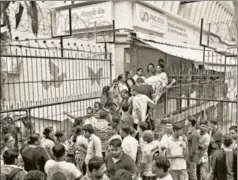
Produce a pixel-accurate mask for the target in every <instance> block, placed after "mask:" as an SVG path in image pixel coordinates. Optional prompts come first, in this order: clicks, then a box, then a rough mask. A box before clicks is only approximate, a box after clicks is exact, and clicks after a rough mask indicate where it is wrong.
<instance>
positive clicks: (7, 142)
mask: <svg viewBox="0 0 238 180" xmlns="http://www.w3.org/2000/svg"><path fill="white" fill-rule="evenodd" d="M3 142H4V148H3V149H2V150H1V164H4V163H3V158H2V154H3V153H4V152H5V151H6V150H8V149H12V148H14V145H15V139H14V138H13V136H12V135H11V134H5V136H4V137H3Z"/></svg>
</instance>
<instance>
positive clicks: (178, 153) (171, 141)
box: [165, 124, 188, 180]
mask: <svg viewBox="0 0 238 180" xmlns="http://www.w3.org/2000/svg"><path fill="white" fill-rule="evenodd" d="M173 131H174V133H173V135H172V136H171V137H169V138H168V140H167V144H166V145H165V148H166V156H167V158H168V159H169V160H170V163H171V167H170V173H171V175H172V177H173V179H174V180H186V179H187V177H188V175H187V170H186V169H187V164H186V160H185V157H186V156H187V144H186V141H185V140H184V139H183V138H182V135H183V130H182V126H181V125H180V124H174V125H173Z"/></svg>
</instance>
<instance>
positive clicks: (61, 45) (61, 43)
mask: <svg viewBox="0 0 238 180" xmlns="http://www.w3.org/2000/svg"><path fill="white" fill-rule="evenodd" d="M63 48H64V45H63V36H60V49H61V57H64V49H63Z"/></svg>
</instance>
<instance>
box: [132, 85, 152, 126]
mask: <svg viewBox="0 0 238 180" xmlns="http://www.w3.org/2000/svg"><path fill="white" fill-rule="evenodd" d="M131 94H132V95H133V96H134V98H133V109H132V116H133V118H134V123H135V124H136V125H138V124H139V123H140V122H145V121H146V117H147V116H146V115H147V107H148V105H149V106H150V107H151V109H153V107H154V102H153V101H152V100H151V99H150V98H148V97H147V96H146V95H143V94H139V93H138V89H137V86H132V87H131Z"/></svg>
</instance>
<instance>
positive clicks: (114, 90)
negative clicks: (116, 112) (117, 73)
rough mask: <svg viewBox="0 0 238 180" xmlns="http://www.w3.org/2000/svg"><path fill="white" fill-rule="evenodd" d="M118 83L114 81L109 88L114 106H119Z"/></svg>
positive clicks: (116, 80)
mask: <svg viewBox="0 0 238 180" xmlns="http://www.w3.org/2000/svg"><path fill="white" fill-rule="evenodd" d="M118 83H119V82H118V79H114V80H113V83H112V86H111V88H110V93H111V96H112V99H113V102H114V103H116V104H119V97H120V92H119V89H118Z"/></svg>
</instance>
